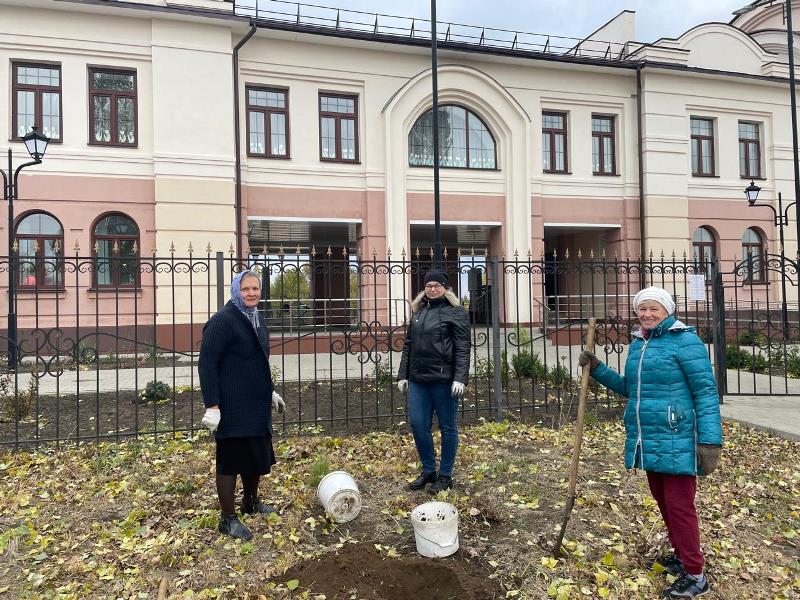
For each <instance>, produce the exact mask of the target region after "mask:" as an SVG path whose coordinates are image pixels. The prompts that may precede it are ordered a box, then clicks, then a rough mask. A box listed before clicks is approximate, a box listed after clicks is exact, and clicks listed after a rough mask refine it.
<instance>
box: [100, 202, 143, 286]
mask: <svg viewBox="0 0 800 600" xmlns="http://www.w3.org/2000/svg"><path fill="white" fill-rule="evenodd" d="M92 247H93V248H94V252H95V256H96V262H95V269H94V271H95V277H94V284H95V285H96V286H97V287H137V285H138V283H139V261H138V260H137V259H138V258H139V228H138V227H137V226H136V223H135V222H134V221H133V219H131V218H130V217H128V216H126V215H123V214H121V213H111V214H107V215H103V216H102V217H100V219H98V221H97V222H96V223H95V225H94V228H93V229H92Z"/></svg>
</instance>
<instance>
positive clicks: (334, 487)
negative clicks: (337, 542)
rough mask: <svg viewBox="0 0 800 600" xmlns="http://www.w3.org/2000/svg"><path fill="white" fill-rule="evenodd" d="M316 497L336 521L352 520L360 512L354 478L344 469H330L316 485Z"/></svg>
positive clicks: (359, 497)
mask: <svg viewBox="0 0 800 600" xmlns="http://www.w3.org/2000/svg"><path fill="white" fill-rule="evenodd" d="M317 498H319V502H320V504H322V506H323V508H324V509H325V511H326V512H327V513H328V514H330V515H331V517H333V520H334V521H336V522H337V523H347V522H348V521H352V520H353V519H355V518H356V517H357V516H358V513H360V512H361V494H359V492H358V486H357V485H356V482H355V480H354V479H353V478H352V477H350V475H349V474H348V473H345V472H344V471H332V472H330V473H328V474H327V475H325V477H323V478H322V480H321V481H320V482H319V485H318V486H317Z"/></svg>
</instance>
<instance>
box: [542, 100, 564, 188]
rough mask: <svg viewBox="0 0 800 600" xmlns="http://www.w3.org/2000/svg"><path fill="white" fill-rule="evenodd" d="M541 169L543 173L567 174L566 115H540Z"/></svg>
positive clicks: (550, 113)
mask: <svg viewBox="0 0 800 600" xmlns="http://www.w3.org/2000/svg"><path fill="white" fill-rule="evenodd" d="M542 169H543V170H544V172H545V173H566V172H567V115H566V114H564V113H552V112H543V113H542Z"/></svg>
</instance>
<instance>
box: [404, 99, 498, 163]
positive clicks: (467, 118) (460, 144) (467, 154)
mask: <svg viewBox="0 0 800 600" xmlns="http://www.w3.org/2000/svg"><path fill="white" fill-rule="evenodd" d="M408 164H409V165H411V166H412V167H432V166H433V109H430V110H428V111H427V112H426V113H425V114H423V115H422V116H421V117H419V118H418V119H417V121H416V123H414V126H413V127H412V128H411V132H410V133H409V134H408ZM439 166H440V167H453V168H462V169H495V168H497V160H496V155H495V144H494V137H492V134H491V132H490V131H489V128H488V127H486V124H485V123H484V122H483V121H482V120H481V118H480V117H478V116H477V115H476V114H475V113H473V112H472V111H471V110H468V109H466V108H464V107H462V106H455V105H444V106H440V107H439Z"/></svg>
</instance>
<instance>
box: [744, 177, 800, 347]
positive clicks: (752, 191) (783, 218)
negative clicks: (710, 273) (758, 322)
mask: <svg viewBox="0 0 800 600" xmlns="http://www.w3.org/2000/svg"><path fill="white" fill-rule="evenodd" d="M760 191H761V188H760V187H758V186H757V185H756V184H755V183H753V181H752V180H751V181H750V185H748V186H747V187H746V188H745V189H744V195H745V197H746V198H747V203H748V204H749V205H750V206H755V205H756V200H758V193H759V192H760ZM796 204H797V201H794V202H792V203H791V204H789V205H788V206H787V207H786V210H784V208H783V198H782V197H781V193H780V192H778V210H775V207H774V206H772V205H771V204H759V206H766V207H767V208H768V209H770V210H771V211H772V213H773V214H774V215H775V226H776V227H777V228H778V233H779V235H780V240H781V247H780V251H781V321H782V324H783V336H784V340H786V339H788V334H789V313H788V310H787V308H786V247H785V246H784V239H783V228H784V227H786V226H787V225H789V209H790V208H791V207H792V206H795V205H796ZM751 269H752V265H751Z"/></svg>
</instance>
